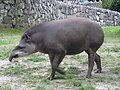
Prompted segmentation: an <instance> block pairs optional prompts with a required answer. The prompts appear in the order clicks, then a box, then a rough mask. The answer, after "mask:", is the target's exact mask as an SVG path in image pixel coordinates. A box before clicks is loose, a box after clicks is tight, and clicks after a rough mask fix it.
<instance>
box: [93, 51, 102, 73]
mask: <svg viewBox="0 0 120 90" xmlns="http://www.w3.org/2000/svg"><path fill="white" fill-rule="evenodd" d="M95 62H96V65H97V69H96V71H95V72H96V73H101V71H102V68H101V59H100V56H99V55H98V54H97V53H96V55H95Z"/></svg>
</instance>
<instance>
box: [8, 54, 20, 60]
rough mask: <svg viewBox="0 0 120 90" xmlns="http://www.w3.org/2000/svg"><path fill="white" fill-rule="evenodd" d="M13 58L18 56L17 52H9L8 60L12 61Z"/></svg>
mask: <svg viewBox="0 0 120 90" xmlns="http://www.w3.org/2000/svg"><path fill="white" fill-rule="evenodd" d="M13 58H18V54H15V53H14V52H11V54H10V56H9V61H10V62H12V59H13Z"/></svg>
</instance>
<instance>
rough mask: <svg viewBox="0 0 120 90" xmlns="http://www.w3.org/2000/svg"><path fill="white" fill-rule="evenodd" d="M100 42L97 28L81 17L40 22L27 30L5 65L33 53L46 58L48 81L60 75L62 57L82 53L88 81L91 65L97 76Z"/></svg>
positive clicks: (99, 60)
mask: <svg viewBox="0 0 120 90" xmlns="http://www.w3.org/2000/svg"><path fill="white" fill-rule="evenodd" d="M103 42H104V33H103V30H102V28H101V26H100V25H99V24H98V23H96V22H94V21H92V20H90V19H88V18H83V17H75V18H69V19H63V20H54V21H49V22H43V23H41V24H39V25H35V26H33V27H31V28H30V29H28V30H27V31H26V32H25V33H24V34H23V35H22V37H21V40H20V42H19V44H18V45H17V46H16V47H15V48H14V49H13V50H12V51H11V53H10V56H9V61H12V59H13V58H18V57H22V56H27V55H30V54H33V53H36V52H41V53H45V54H48V56H49V59H50V63H51V69H52V71H51V75H50V76H49V79H50V80H53V79H54V78H55V72H56V71H57V72H58V73H60V74H64V73H65V71H64V70H62V69H60V68H59V65H60V63H61V62H62V60H63V58H64V57H65V55H75V54H79V53H81V52H83V51H85V52H86V53H87V54H88V71H87V75H86V77H87V78H90V77H91V72H92V70H93V66H94V62H95V63H96V66H97V69H96V72H97V73H100V72H101V70H102V68H101V59H100V56H99V55H98V54H97V53H96V52H97V50H98V49H99V48H100V46H101V45H102V44H103Z"/></svg>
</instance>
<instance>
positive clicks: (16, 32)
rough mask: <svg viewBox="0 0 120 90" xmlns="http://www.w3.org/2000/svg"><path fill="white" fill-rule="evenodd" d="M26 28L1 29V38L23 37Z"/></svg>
mask: <svg viewBox="0 0 120 90" xmlns="http://www.w3.org/2000/svg"><path fill="white" fill-rule="evenodd" d="M23 32H25V30H24V28H14V29H13V28H0V37H3V36H16V35H22V34H23Z"/></svg>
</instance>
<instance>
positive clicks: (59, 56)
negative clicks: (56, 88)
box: [49, 54, 65, 80]
mask: <svg viewBox="0 0 120 90" xmlns="http://www.w3.org/2000/svg"><path fill="white" fill-rule="evenodd" d="M64 56H65V55H63V54H56V55H53V56H51V55H49V57H50V61H51V67H52V72H51V75H50V77H49V79H50V80H53V79H54V77H55V71H57V72H59V73H60V74H64V71H63V70H61V69H60V68H58V66H59V64H60V63H61V62H62V60H63V58H64Z"/></svg>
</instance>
